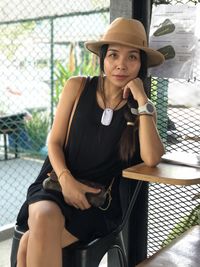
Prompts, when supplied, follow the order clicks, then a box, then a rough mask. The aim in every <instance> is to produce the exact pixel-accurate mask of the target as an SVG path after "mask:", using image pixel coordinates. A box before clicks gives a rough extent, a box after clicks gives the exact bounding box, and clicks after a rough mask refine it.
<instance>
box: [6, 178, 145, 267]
mask: <svg viewBox="0 0 200 267" xmlns="http://www.w3.org/2000/svg"><path fill="white" fill-rule="evenodd" d="M141 185H142V181H138V182H137V185H136V187H135V190H134V194H133V195H132V197H131V200H130V202H129V205H128V208H127V209H126V212H125V214H124V216H123V220H122V223H121V224H120V225H119V226H118V228H117V229H115V230H114V231H113V232H112V233H110V234H108V235H107V236H104V237H101V238H97V239H95V240H93V241H91V242H90V243H88V244H82V243H80V242H77V243H74V244H72V245H70V246H68V247H66V248H63V253H62V255H63V267H65V266H67V267H98V266H99V264H100V262H101V259H102V258H103V256H104V255H105V254H106V253H107V252H108V251H109V250H111V249H116V250H117V252H118V256H119V262H120V267H128V261H127V255H126V249H125V245H124V240H123V234H122V230H123V229H124V227H125V225H126V223H127V221H128V219H129V216H130V214H131V211H132V209H133V207H134V204H135V202H136V199H137V196H138V193H139V191H140V188H141ZM25 231H26V229H20V227H19V226H18V225H16V226H15V229H14V236H13V242H12V249H11V267H16V262H17V259H16V258H17V250H18V246H19V241H20V238H21V237H22V235H23V233H24V232H25Z"/></svg>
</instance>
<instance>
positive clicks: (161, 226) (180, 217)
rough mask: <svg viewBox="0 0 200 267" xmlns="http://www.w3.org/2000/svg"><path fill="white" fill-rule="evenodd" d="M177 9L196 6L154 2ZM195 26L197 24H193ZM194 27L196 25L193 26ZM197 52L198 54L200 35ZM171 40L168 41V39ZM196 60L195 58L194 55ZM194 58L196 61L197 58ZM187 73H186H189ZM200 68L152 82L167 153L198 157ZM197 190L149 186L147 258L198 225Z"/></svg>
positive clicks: (171, 2) (196, 66)
mask: <svg viewBox="0 0 200 267" xmlns="http://www.w3.org/2000/svg"><path fill="white" fill-rule="evenodd" d="M153 2H154V7H155V6H159V5H162V4H167V5H171V6H173V7H176V6H177V5H179V7H180V12H181V8H182V5H183V4H186V5H188V6H195V5H196V4H197V3H198V1H192V0H189V1H184V0H181V1H178V0H171V1H170V0H169V1H168V0H164V1H163V0H154V1H153ZM196 25H198V24H196ZM193 26H195V25H193ZM197 37H198V40H197V41H198V42H197V44H196V49H195V50H196V51H200V50H199V48H200V33H199V34H198V36H197ZM169 39H170V37H169ZM197 56H198V55H197ZM197 56H196V58H197ZM188 71H189V69H188ZM199 88H200V65H198V64H197V63H195V62H194V65H193V78H189V79H184V78H152V92H151V98H152V100H153V101H154V102H155V104H156V107H157V112H158V129H159V132H160V134H161V137H162V140H163V141H164V143H165V147H166V152H172V151H181V152H189V153H194V154H200V123H199V122H200V89H199ZM199 189H200V186H199V185H195V186H172V185H163V184H154V183H151V184H150V185H149V203H148V205H149V215H148V216H149V217H148V255H149V256H150V255H152V254H154V253H155V252H156V251H157V250H158V249H160V247H162V246H164V245H166V244H167V243H169V242H171V241H172V240H173V239H174V238H175V237H177V236H178V235H180V234H181V233H182V232H183V231H185V230H186V229H187V228H189V227H191V226H192V225H193V224H198V223H200V222H198V220H197V213H196V212H199V211H200V205H199V200H198V199H197V198H195V196H196V195H197V194H198V193H199V192H200V190H199Z"/></svg>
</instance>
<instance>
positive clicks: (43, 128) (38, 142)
mask: <svg viewBox="0 0 200 267" xmlns="http://www.w3.org/2000/svg"><path fill="white" fill-rule="evenodd" d="M49 124H50V122H49V117H48V116H47V114H46V113H44V112H43V113H42V112H37V111H35V112H33V113H32V119H31V120H29V121H27V122H26V124H25V129H26V131H27V134H28V136H29V138H30V142H31V149H32V150H34V151H39V150H40V149H41V148H42V147H43V146H45V143H46V138H47V134H48V131H49Z"/></svg>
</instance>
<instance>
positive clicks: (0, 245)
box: [0, 239, 12, 267]
mask: <svg viewBox="0 0 200 267" xmlns="http://www.w3.org/2000/svg"><path fill="white" fill-rule="evenodd" d="M11 244H12V239H8V240H5V241H1V242H0V267H10V251H11Z"/></svg>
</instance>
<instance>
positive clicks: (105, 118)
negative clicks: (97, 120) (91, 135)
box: [101, 108, 113, 126]
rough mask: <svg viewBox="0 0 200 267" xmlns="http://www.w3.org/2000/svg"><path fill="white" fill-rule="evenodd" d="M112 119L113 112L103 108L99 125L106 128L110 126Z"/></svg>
mask: <svg viewBox="0 0 200 267" xmlns="http://www.w3.org/2000/svg"><path fill="white" fill-rule="evenodd" d="M112 117H113V110H112V109H111V108H105V109H104V111H103V114H102V117H101V124H102V125H105V126H108V125H110V123H111V121H112Z"/></svg>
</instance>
